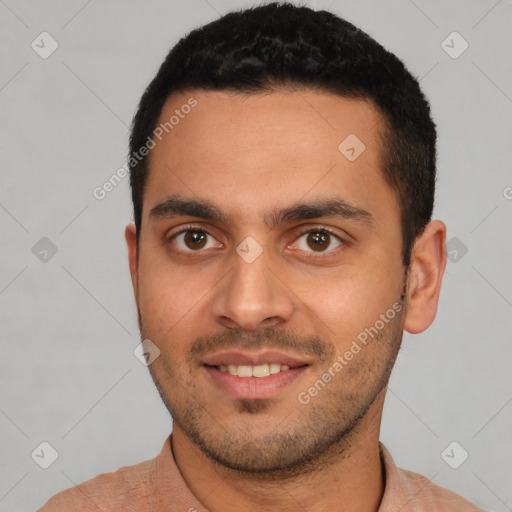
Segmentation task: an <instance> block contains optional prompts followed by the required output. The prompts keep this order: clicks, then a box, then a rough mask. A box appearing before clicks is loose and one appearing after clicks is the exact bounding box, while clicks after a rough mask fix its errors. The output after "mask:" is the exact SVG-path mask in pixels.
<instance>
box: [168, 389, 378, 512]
mask: <svg viewBox="0 0 512 512" xmlns="http://www.w3.org/2000/svg"><path fill="white" fill-rule="evenodd" d="M383 400H384V394H383V393H382V396H379V397H378V398H377V399H376V400H375V401H374V403H373V404H372V406H371V407H370V409H369V410H368V411H367V413H366V415H365V416H364V418H362V420H361V422H360V423H359V424H358V425H357V427H356V428H355V429H354V430H353V431H352V432H351V433H350V434H349V435H348V436H346V437H345V438H344V439H342V440H341V441H340V442H339V443H337V444H336V445H333V446H332V447H331V449H330V450H329V451H328V452H326V453H324V454H323V455H322V457H321V460H320V459H317V460H315V461H314V462H312V463H311V467H308V468H302V471H301V472H300V473H295V474H293V475H290V474H289V475H286V474H283V475H281V476H276V475H272V478H269V477H268V475H267V476H265V475H254V474H247V473H242V472H238V471H234V470H232V469H230V468H226V467H224V466H221V465H220V464H218V463H216V462H214V461H212V460H211V459H210V458H209V457H207V456H206V455H205V454H204V453H203V452H202V451H201V450H200V449H199V448H198V447H197V446H196V445H195V444H194V443H193V442H192V441H191V440H190V439H189V438H188V436H187V435H186V434H185V433H184V431H183V430H182V429H181V428H180V427H179V425H177V424H176V423H175V424H174V428H173V433H172V447H173V453H174V459H175V461H176V464H177V466H178V468H179V470H180V472H181V474H182V476H183V478H184V480H185V482H186V483H187V485H188V487H189V488H190V490H191V491H192V493H193V494H194V495H195V496H196V498H197V499H198V500H199V501H200V502H201V503H202V504H203V505H204V507H205V508H207V509H208V510H209V511H210V512H235V511H239V510H247V511H258V512H260V511H262V512H266V511H274V510H280V511H283V512H287V511H292V510H293V511H296V510H298V509H299V510H300V509H303V510H307V511H308V512H320V511H325V510H332V511H340V512H356V511H357V512H376V511H377V510H378V508H379V504H380V502H381V499H382V495H383V493H384V486H385V483H384V470H383V468H382V465H381V460H380V455H379V430H380V421H381V415H382V407H383Z"/></svg>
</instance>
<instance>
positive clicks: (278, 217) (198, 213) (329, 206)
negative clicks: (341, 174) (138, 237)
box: [149, 195, 373, 228]
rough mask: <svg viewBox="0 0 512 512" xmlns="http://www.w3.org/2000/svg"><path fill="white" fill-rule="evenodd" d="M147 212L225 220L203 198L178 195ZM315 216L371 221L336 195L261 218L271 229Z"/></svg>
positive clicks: (363, 213) (296, 205)
mask: <svg viewBox="0 0 512 512" xmlns="http://www.w3.org/2000/svg"><path fill="white" fill-rule="evenodd" d="M149 215H150V217H154V218H158V219H162V218H168V217H178V216H181V215H188V216H190V217H197V218H200V219H204V220H208V221H218V222H222V223H228V222H229V216H228V215H227V214H226V213H224V212H223V211H222V210H221V209H220V208H218V207H217V206H215V205H214V204H213V203H211V202H209V201H207V200H204V199H185V198H182V197H181V196H179V195H170V196H168V197H167V198H166V199H165V200H164V201H162V202H161V203H158V204H157V205H156V206H154V207H153V208H152V209H151V211H150V212H149ZM319 217H337V218H341V219H346V220H352V221H357V222H360V223H362V224H366V225H369V226H371V225H372V223H373V217H372V215H371V214H370V213H369V212H368V211H366V210H364V209H362V208H358V207H356V206H354V205H352V204H350V203H348V202H347V201H345V200H343V199H340V198H334V199H317V200H313V201H309V202H298V203H295V204H294V205H292V206H289V207H287V208H283V209H276V210H274V211H272V212H270V213H268V214H266V215H265V218H264V221H265V224H266V225H267V226H268V227H269V228H274V227H276V226H278V225H279V224H281V223H284V222H291V221H294V220H305V219H314V218H319Z"/></svg>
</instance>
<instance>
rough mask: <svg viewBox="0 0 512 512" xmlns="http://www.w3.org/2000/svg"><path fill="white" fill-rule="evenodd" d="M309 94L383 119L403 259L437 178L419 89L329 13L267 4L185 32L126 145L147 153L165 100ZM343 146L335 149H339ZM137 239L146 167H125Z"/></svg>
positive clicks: (391, 58)
mask: <svg viewBox="0 0 512 512" xmlns="http://www.w3.org/2000/svg"><path fill="white" fill-rule="evenodd" d="M280 86H282V87H289V86H292V87H296V88H304V89H312V90H315V91H320V92H330V93H334V94H338V95H340V96H343V97H348V98H356V99H367V100H370V101H371V102H373V104H374V105H375V106H376V107H377V108H378V110H379V111H380V113H381V114H382V117H383V120H384V125H385V128H384V129H383V132H382V141H383V153H384V154H383V155H382V166H383V168H382V173H383V176H384V178H385V180H386V182H387V183H388V184H389V185H390V187H391V188H392V189H393V190H394V191H395V193H396V196H397V199H398V202H399V204H400V208H401V212H400V214H401V224H402V239H403V244H402V256H403V258H402V259H403V263H404V265H406V266H408V265H409V262H410V254H411V249H412V245H413V243H414V240H415V239H416V237H417V236H418V235H419V234H421V233H422V231H423V229H424V228H425V226H426V224H427V223H428V222H429V221H430V219H431V216H432V210H433V206H434V191H435V178H436V128H435V124H434V122H433V121H432V118H431V115H430V106H429V103H428V101H427V100H426V98H425V96H424V94H423V93H422V91H421V89H420V86H419V83H418V81H417V80H416V79H415V78H414V77H413V76H412V75H411V73H410V72H409V71H408V70H407V69H406V68H405V66H404V64H403V63H402V61H401V60H400V59H398V58H397V57H396V56H395V55H394V54H392V53H390V52H389V51H387V50H386V49H385V48H384V47H383V46H381V45H380V44H379V43H377V42H376V41H375V40H374V39H372V38H371V37H370V36H369V35H368V34H366V33H365V32H363V31H362V30H360V29H358V28H357V27H355V26H354V25H352V24H351V23H349V22H348V21H346V20H344V19H342V18H340V17H338V16H336V15H334V14H333V13H331V12H327V11H314V10H312V9H310V8H308V7H303V6H300V7H299V6H295V5H293V4H290V3H279V2H272V3H269V4H265V5H260V6H258V7H253V8H249V9H244V10H240V11H236V12H230V13H228V14H226V15H225V16H222V17H221V18H219V19H217V20H215V21H213V22H211V23H209V24H207V25H205V26H203V27H200V28H198V29H196V30H193V31H192V32H190V33H189V34H188V35H187V36H185V37H184V38H182V39H181V40H180V41H179V42H178V43H177V44H176V45H175V46H174V47H173V48H172V49H171V51H170V52H169V53H168V55H167V57H166V59H165V61H164V62H163V64H162V65H161V67H160V69H159V71H158V73H157V74H156V76H155V78H154V79H153V80H152V81H151V83H150V84H149V86H148V87H147V89H146V90H145V92H144V94H143V96H142V98H141V101H140V104H139V107H138V111H137V113H136V114H135V117H134V119H133V124H132V132H131V137H130V152H131V154H132V155H133V154H134V153H136V152H138V151H139V149H140V148H141V147H143V146H144V145H145V144H147V141H148V140H150V138H151V136H152V135H153V131H154V130H155V128H156V125H157V123H158V120H159V117H160V114H161V112H162V108H163V106H164V104H165V102H166V100H167V98H168V97H169V96H170V95H171V94H172V93H176V92H183V91H187V90H194V89H200V90H227V91H240V92H248V93H258V92H264V91H266V92H268V91H272V90H277V89H278V88H279V87H280ZM340 142H341V141H340ZM129 166H130V185H131V189H132V200H133V208H134V218H135V225H136V227H137V236H139V234H140V228H141V221H142V206H143V195H144V188H145V184H146V182H147V179H148V174H149V167H148V159H147V157H144V158H140V159H134V158H130V161H129Z"/></svg>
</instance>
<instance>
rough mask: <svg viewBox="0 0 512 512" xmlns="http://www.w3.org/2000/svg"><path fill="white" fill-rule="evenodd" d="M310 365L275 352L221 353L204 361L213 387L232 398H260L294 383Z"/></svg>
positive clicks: (304, 361) (273, 393) (272, 394)
mask: <svg viewBox="0 0 512 512" xmlns="http://www.w3.org/2000/svg"><path fill="white" fill-rule="evenodd" d="M310 364H311V362H308V361H306V360H300V359H298V358H296V357H293V356H289V355H286V354H282V353H278V352H264V353H260V354H248V353H241V352H224V353H221V354H216V355H214V356H211V357H209V358H206V359H205V360H204V361H203V368H204V370H205V371H206V373H207V375H208V377H209V378H210V379H211V381H212V382H213V383H214V385H215V386H216V387H217V388H218V389H220V390H222V391H223V392H224V393H226V394H227V395H228V396H231V397H232V398H244V399H263V398H270V397H272V396H275V395H277V394H278V392H279V391H281V390H282V389H283V388H285V387H286V386H288V385H290V384H291V383H292V382H294V381H295V380H297V379H298V378H299V376H301V375H302V374H303V373H304V372H305V371H306V370H307V368H308V367H309V366H310Z"/></svg>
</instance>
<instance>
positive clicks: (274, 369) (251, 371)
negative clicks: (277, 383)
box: [217, 363, 290, 377]
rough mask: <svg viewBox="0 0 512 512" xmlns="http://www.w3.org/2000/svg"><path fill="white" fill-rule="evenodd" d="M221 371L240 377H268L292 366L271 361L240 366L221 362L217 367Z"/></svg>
mask: <svg viewBox="0 0 512 512" xmlns="http://www.w3.org/2000/svg"><path fill="white" fill-rule="evenodd" d="M217 368H218V369H219V370H220V371H221V372H225V373H229V374H230V375H237V376H238V377H267V376H268V375H274V374H276V373H279V372H285V371H286V370H289V369H290V367H289V366H287V365H286V364H279V363H271V364H266V363H265V364H259V365H257V366H248V365H244V364H241V365H239V366H237V365H234V364H230V365H225V364H221V365H220V366H218V367H217Z"/></svg>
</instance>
